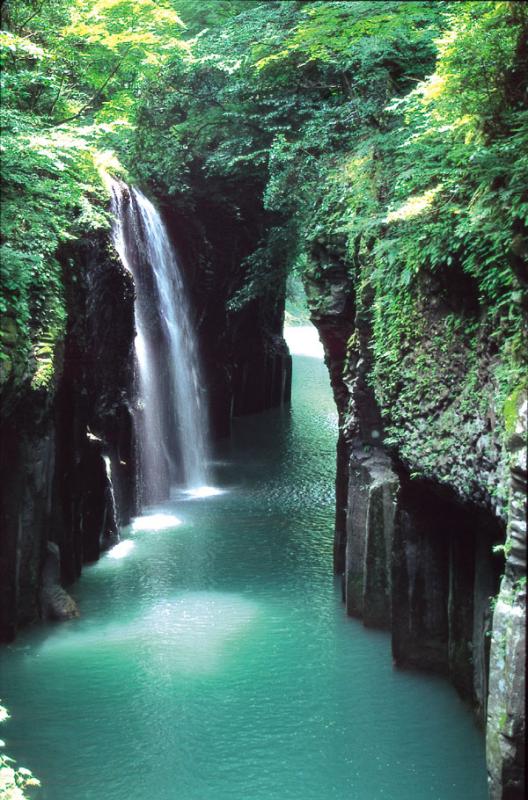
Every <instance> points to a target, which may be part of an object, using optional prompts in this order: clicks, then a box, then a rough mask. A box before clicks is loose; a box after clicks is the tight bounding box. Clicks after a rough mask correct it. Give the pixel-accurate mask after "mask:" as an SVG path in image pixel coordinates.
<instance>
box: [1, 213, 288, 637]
mask: <svg viewBox="0 0 528 800" xmlns="http://www.w3.org/2000/svg"><path fill="white" fill-rule="evenodd" d="M198 211H199V214H198V215H196V214H193V215H192V216H189V217H185V215H183V214H182V213H181V212H179V211H178V212H177V211H175V210H174V209H172V210H171V209H170V208H169V209H166V217H167V221H168V223H169V226H170V229H171V232H172V235H173V239H174V240H175V242H177V244H178V247H179V250H180V256H181V260H182V263H183V267H184V271H185V272H186V274H187V279H188V283H189V285H190V288H191V294H192V300H193V303H192V305H193V308H194V309H195V313H196V322H197V327H198V331H199V336H200V345H201V350H202V355H203V358H204V361H205V375H206V382H207V388H208V396H209V402H210V414H211V422H212V429H213V435H214V436H215V437H220V436H226V435H229V431H230V424H231V419H232V417H233V416H234V415H240V414H246V413H254V412H258V411H261V410H263V409H265V408H270V407H273V406H277V405H280V404H281V403H285V402H288V400H289V397H290V388H291V357H290V355H289V353H288V349H287V347H286V344H285V342H284V340H283V338H282V326H283V318H284V294H285V290H284V283H285V279H284V277H282V278H281V279H280V280H278V281H277V283H276V284H275V285H273V286H271V287H269V290H267V291H266V292H264V293H260V294H259V295H258V296H256V297H254V298H252V299H251V300H250V301H249V302H247V303H244V304H242V306H241V307H240V308H233V309H230V308H229V300H230V298H231V297H232V296H233V294H234V293H236V292H237V291H238V290H240V289H241V288H242V287H243V286H244V270H243V269H242V268H241V262H242V261H243V259H244V256H245V253H246V252H249V251H250V250H251V235H252V233H254V231H252V230H250V231H249V232H248V230H247V226H246V225H245V222H244V220H240V221H237V220H236V219H233V217H232V216H230V215H229V214H228V215H227V217H226V219H219V216H218V215H219V213H220V211H219V210H218V208H217V207H216V206H215V207H212V208H209V207H208V206H207V204H203V207H200V208H199V209H198ZM60 260H61V263H62V266H63V281H64V297H65V307H66V312H67V325H66V332H65V336H64V337H63V338H60V337H59V339H58V340H57V342H56V343H55V345H54V348H53V351H52V352H50V350H51V348H46V349H43V348H42V347H41V343H39V342H36V343H35V345H34V348H33V353H32V354H30V355H29V357H28V358H24V354H22V355H21V352H20V347H19V346H18V345H19V343H18V341H17V326H16V321H15V320H11V319H9V318H6V319H5V320H2V334H3V341H4V344H7V347H8V354H9V366H10V369H4V370H3V373H2V386H1V398H0V399H1V408H2V415H1V430H0V448H1V450H0V483H1V486H2V498H1V508H0V514H1V523H2V539H1V541H0V641H1V640H4V641H9V640H10V639H12V638H13V637H14V636H15V634H16V630H17V628H18V627H20V626H22V625H25V624H27V623H30V622H32V621H34V620H36V619H38V618H39V617H50V618H55V619H63V618H68V617H70V616H75V615H77V614H78V613H79V612H78V609H77V607H76V605H75V603H74V601H73V600H72V598H71V597H69V595H68V594H67V593H66V592H65V591H64V589H63V588H62V584H63V585H66V586H68V585H69V584H72V583H73V582H74V581H75V579H76V578H77V577H78V576H79V575H80V573H81V569H82V565H83V564H84V563H86V562H90V561H94V560H96V559H98V558H99V555H100V553H101V552H102V551H103V550H104V549H105V548H106V547H108V546H109V545H110V544H112V543H114V542H115V541H117V537H118V529H119V526H120V525H123V524H126V523H127V522H128V521H129V520H130V517H131V515H132V514H133V513H134V512H135V511H136V504H137V496H136V495H137V492H136V486H135V479H136V474H137V470H136V453H135V446H136V445H135V441H134V428H133V419H132V416H133V411H134V407H135V404H136V386H135V382H136V381H135V374H134V373H135V367H134V363H135V362H134V359H135V355H134V337H135V324H134V297H135V288H134V284H133V279H132V276H131V274H130V273H129V272H128V271H127V270H126V269H125V268H124V267H123V266H122V264H121V262H120V261H119V258H118V256H117V254H116V252H115V250H114V248H113V247H112V245H111V244H110V241H109V235H108V232H107V231H101V232H100V233H99V234H97V235H92V236H91V237H90V238H86V239H81V240H76V241H74V242H73V243H72V244H71V245H70V246H69V247H67V248H66V247H65V248H64V249H63V250H62V252H61V253H60ZM42 352H45V353H46V358H47V362H46V363H44V364H43V365H41V364H40V362H39V358H41V356H40V355H39V354H40V353H42ZM41 368H43V369H48V368H49V373H50V374H51V376H52V377H51V378H50V379H49V380H47V381H45V382H36V381H35V379H34V376H35V374H37V372H38V370H39V369H41ZM41 371H42V370H41Z"/></svg>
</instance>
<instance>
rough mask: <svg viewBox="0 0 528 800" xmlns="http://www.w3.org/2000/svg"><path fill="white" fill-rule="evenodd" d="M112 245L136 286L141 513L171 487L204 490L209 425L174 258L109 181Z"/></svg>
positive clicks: (144, 216)
mask: <svg viewBox="0 0 528 800" xmlns="http://www.w3.org/2000/svg"><path fill="white" fill-rule="evenodd" d="M109 183H110V188H111V191H112V211H113V213H114V218H115V222H114V226H113V242H114V246H115V248H116V250H117V252H118V254H119V256H120V258H121V261H122V263H123V265H124V266H125V267H126V268H127V269H128V270H129V271H130V272H131V273H132V275H133V277H134V282H135V286H136V302H135V317H136V331H137V334H136V339H135V350H136V359H137V369H138V378H139V386H138V393H139V404H138V406H139V407H138V409H137V411H136V414H135V425H136V434H137V440H138V459H139V473H140V474H139V496H140V498H139V499H140V503H141V504H142V505H145V504H151V503H154V502H157V501H159V500H162V499H165V498H166V497H168V496H169V494H170V490H171V488H172V487H173V486H179V487H181V488H182V489H189V490H191V489H198V488H199V487H202V486H204V485H205V484H206V483H207V447H206V442H207V438H208V424H207V414H206V410H205V407H204V405H205V404H204V399H203V394H204V390H203V386H204V384H203V380H202V377H201V370H200V365H199V358H198V348H197V343H196V335H195V332H194V330H193V325H192V323H191V313H190V308H189V303H188V298H187V293H186V289H185V285H184V281H183V278H182V274H181V270H180V267H179V264H178V259H177V257H176V253H175V252H174V249H173V247H172V245H171V243H170V241H169V238H168V235H167V231H166V228H165V225H164V223H163V221H162V219H161V217H160V215H159V213H158V212H157V211H156V209H155V208H154V206H153V205H152V203H151V202H150V201H149V200H148V199H147V198H146V197H145V196H144V195H143V194H142V193H141V192H140V191H139V190H138V189H134V188H129V187H128V186H126V185H125V184H123V183H121V182H118V181H116V180H114V179H110V180H109Z"/></svg>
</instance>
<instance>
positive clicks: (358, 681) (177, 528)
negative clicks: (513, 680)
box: [0, 355, 486, 800]
mask: <svg viewBox="0 0 528 800" xmlns="http://www.w3.org/2000/svg"><path fill="white" fill-rule="evenodd" d="M294 370H295V379H294V398H293V406H292V409H291V411H289V410H283V411H272V412H269V413H267V414H263V415H260V416H258V417H251V418H246V419H243V420H239V421H237V423H236V427H235V432H234V436H233V439H232V441H231V442H230V443H228V444H225V445H224V446H223V448H222V449H221V450H220V452H219V453H218V462H217V464H216V473H217V479H216V484H217V486H218V487H220V488H221V489H223V490H224V493H222V494H217V495H214V496H209V497H204V498H190V497H188V496H183V497H175V498H174V499H173V501H172V502H170V503H165V504H164V505H162V506H160V507H157V508H155V509H151V510H149V512H148V513H147V514H146V515H145V517H144V519H143V520H138V521H137V522H136V524H135V525H134V526H132V527H131V528H129V529H128V530H126V531H125V532H124V534H123V535H124V537H125V542H126V543H121V544H120V545H119V546H118V549H117V550H115V551H113V552H111V553H110V554H108V555H106V556H105V557H104V558H103V559H102V560H101V561H100V562H99V563H97V564H96V565H94V566H92V567H89V568H87V569H86V570H85V572H84V574H83V577H82V579H81V580H80V581H79V582H78V583H77V584H76V585H75V587H74V592H73V593H74V595H75V596H76V598H77V600H78V602H79V604H80V606H81V610H82V615H83V616H82V618H81V619H80V620H75V621H72V622H71V623H67V624H62V625H57V626H50V627H41V628H37V629H32V630H31V631H28V632H25V633H24V634H23V635H21V636H20V638H19V639H18V640H17V642H16V643H15V644H14V645H13V646H11V647H9V648H8V649H7V650H5V651H4V653H3V657H2V673H1V692H0V694H1V696H2V697H3V699H4V701H5V703H6V705H7V706H8V707H9V708H10V710H11V712H12V715H13V718H12V720H10V721H9V722H8V723H7V724H6V725H4V726H3V730H2V736H3V738H5V739H6V742H7V750H8V752H9V753H10V754H12V755H13V756H15V757H16V758H17V759H18V760H19V762H20V763H21V764H24V765H25V766H28V767H30V768H31V769H32V770H33V771H34V772H35V774H36V775H38V777H39V778H40V779H41V780H42V783H43V787H44V788H43V790H42V791H41V792H40V794H39V795H38V796H39V798H42V800H143V799H144V798H145V799H146V800H332V799H333V798H335V799H336V800H378V799H380V800H384V799H385V798H387V799H389V798H390V800H455V799H456V800H483V799H484V798H485V797H486V784H485V764H484V745H483V740H482V736H481V734H480V733H479V732H478V731H477V729H476V728H475V725H474V723H473V720H472V717H471V715H470V713H469V712H468V711H467V709H466V708H465V706H464V705H463V704H462V702H461V701H460V700H459V699H458V697H457V695H456V693H455V691H454V690H453V689H452V688H451V687H450V685H449V684H448V683H446V682H444V681H443V680H441V679H439V678H434V677H431V676H424V675H421V674H419V673H409V672H400V671H396V670H394V669H393V667H392V664H391V657H390V643H389V637H388V636H387V634H385V633H382V632H376V631H369V630H365V629H364V628H363V627H362V625H361V624H360V623H358V622H356V621H353V620H350V619H347V618H346V616H345V613H344V610H343V606H342V605H341V602H340V592H339V587H338V585H337V583H336V582H335V581H334V579H333V577H332V522H333V469H334V448H335V437H336V419H335V412H334V406H333V403H332V398H331V395H330V390H329V386H328V376H327V373H326V371H325V368H324V365H323V363H322V361H321V360H320V359H318V358H314V357H313V356H307V355H300V356H297V357H296V359H295V365H294Z"/></svg>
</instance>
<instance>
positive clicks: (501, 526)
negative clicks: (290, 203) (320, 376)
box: [305, 242, 526, 800]
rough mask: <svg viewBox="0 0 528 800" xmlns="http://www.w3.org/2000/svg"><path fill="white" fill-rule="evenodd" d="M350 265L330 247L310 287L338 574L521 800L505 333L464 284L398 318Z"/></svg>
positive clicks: (420, 292) (517, 404) (516, 408)
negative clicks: (329, 422) (328, 436)
mask: <svg viewBox="0 0 528 800" xmlns="http://www.w3.org/2000/svg"><path fill="white" fill-rule="evenodd" d="M342 252H343V251H342V249H340V247H339V242H327V243H318V244H317V245H316V246H315V247H314V248H313V251H312V260H311V268H310V269H309V271H308V272H307V274H306V278H305V286H306V292H307V297H308V300H309V305H310V309H311V317H312V321H313V322H314V324H315V325H316V327H317V328H318V330H319V334H320V337H321V340H322V342H323V345H324V348H325V358H326V363H327V366H328V369H329V373H330V379H331V382H332V387H333V390H334V397H335V400H336V404H337V408H338V412H339V423H340V424H339V441H338V445H337V478H336V508H337V511H336V530H335V570H336V573H337V574H341V575H342V577H343V598H344V602H345V604H346V608H347V612H348V613H349V614H350V615H352V616H356V617H360V618H361V619H362V620H363V622H364V624H365V625H371V626H376V627H381V628H386V629H388V630H389V631H390V633H391V638H392V653H393V658H394V662H395V664H396V665H397V666H402V667H404V666H412V667H419V668H423V669H428V670H434V671H436V672H440V673H443V674H445V675H447V676H449V677H450V679H451V680H452V682H453V683H454V685H455V686H456V687H457V689H458V690H459V691H460V693H461V694H462V696H463V697H464V698H465V699H466V700H468V701H469V702H470V703H471V705H472V706H473V708H474V709H475V712H476V715H477V718H478V720H479V721H480V723H481V724H482V725H483V726H486V729H487V752H488V769H489V776H490V778H489V784H490V796H491V798H492V799H493V800H499V799H500V800H505V798H520V797H522V796H523V791H524V784H523V777H522V776H523V774H524V761H523V758H524V756H523V755H522V754H523V752H524V751H523V742H524V706H523V704H524V699H523V698H524V675H523V672H522V669H521V664H522V663H524V662H523V659H524V638H523V636H524V624H525V582H526V579H525V577H524V576H525V569H526V556H525V553H526V525H525V512H526V495H525V489H526V445H525V437H524V438H523V428H522V423H521V420H523V419H524V418H525V414H526V407H525V401H523V397H524V395H523V393H522V391H518V392H517V393H516V394H515V396H514V397H513V398H511V397H510V398H508V402H507V403H506V404H505V407H506V410H508V407H509V416H510V419H509V420H508V419H505V417H506V416H507V415H506V414H505V413H504V407H501V406H500V405H499V406H498V404H497V399H496V398H497V395H498V394H499V391H498V388H497V387H498V379H497V376H499V377H500V376H501V374H502V373H501V370H504V366H503V364H502V362H501V355H500V353H499V348H498V347H497V344H496V334H497V332H496V331H495V338H494V336H492V335H490V334H492V333H493V331H492V330H491V329H490V315H489V314H488V313H487V312H486V309H482V308H480V307H479V304H478V302H477V298H476V296H475V292H474V289H473V287H472V286H471V285H470V284H469V283H468V282H467V281H466V280H465V278H464V276H459V278H460V283H457V276H456V275H454V276H452V277H451V280H452V282H453V283H452V285H451V286H447V287H446V286H442V285H439V284H438V283H437V282H435V280H433V278H432V277H431V276H429V277H428V278H424V279H423V282H422V284H421V285H418V286H417V287H415V289H414V293H415V294H414V303H413V309H412V310H404V311H402V310H401V309H394V308H384V307H383V292H382V291H380V290H379V288H378V291H377V293H375V291H374V287H373V286H372V283H371V282H370V281H362V270H361V265H359V267H358V265H357V264H350V262H348V263H345V261H344V259H343V257H342ZM462 284H464V285H462ZM380 297H381V298H382V299H381V301H380ZM391 313H393V314H397V315H398V320H397V322H398V325H397V326H393V328H392V329H391V328H390V326H389V325H388V324H387V317H388V316H389V315H390V314H391ZM375 325H377V326H378V328H377V334H378V346H377V347H375V346H374V338H375V337H374V326H375ZM384 325H385V329H384ZM394 327H396V328H397V337H398V338H397V342H396V345H395V344H394V342H391V341H390V337H391V335H393V331H394ZM380 330H381V331H385V336H386V340H385V348H384V349H383V351H382V352H381V353H380V348H379V341H380V336H379V333H380ZM395 350H398V351H399V353H400V354H401V360H399V361H398V362H394V363H391V362H390V360H389V359H390V358H392V357H393V354H394V351H395ZM384 359H385V360H384ZM523 403H524V404H523ZM508 404H509V406H508ZM508 425H509V426H510V427H511V429H512V432H511V433H510V435H509V438H508V437H507V436H506V428H507V426H508ZM524 430H525V428H524ZM503 554H505V555H506V562H505V561H504V557H503ZM501 574H503V576H502V578H501ZM499 585H500V592H499ZM497 595H498V597H497ZM494 598H496V599H494ZM493 605H495V608H494V610H493ZM490 646H491V661H490Z"/></svg>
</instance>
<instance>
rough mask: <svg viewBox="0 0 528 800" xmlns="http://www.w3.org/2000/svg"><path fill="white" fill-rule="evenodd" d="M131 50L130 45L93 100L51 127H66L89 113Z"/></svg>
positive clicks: (93, 96)
mask: <svg viewBox="0 0 528 800" xmlns="http://www.w3.org/2000/svg"><path fill="white" fill-rule="evenodd" d="M131 49H132V45H130V47H129V48H128V49H127V50H126V52H125V53H124V55H123V56H122V57H121V58H120V59H119V61H118V62H117V64H116V65H115V67H114V68H113V69H112V70H111V71H110V73H109V74H108V75H107V77H106V78H105V80H104V81H103V83H102V84H101V86H100V87H99V88H98V89H97V91H96V92H95V94H93V95H92V96H91V98H90V99H89V100H88V102H87V103H85V104H84V105H83V106H82V108H80V109H79V111H77V113H76V114H72V115H71V117H65V119H61V120H60V121H59V122H53V123H51V124H50V127H51V128H56V127H58V126H59V125H64V124H65V123H66V122H72V121H73V120H74V119H79V117H82V115H83V114H84V113H85V111H88V109H89V108H91V106H93V104H94V103H95V101H96V100H98V99H99V98H100V97H101V95H102V93H103V92H104V90H105V89H106V87H107V86H108V84H109V83H110V81H111V80H112V78H114V77H115V75H116V74H117V73H118V72H119V70H120V69H121V66H122V64H123V62H124V60H125V58H126V57H127V55H128V53H129V52H130V50H131ZM57 99H58V98H57Z"/></svg>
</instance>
